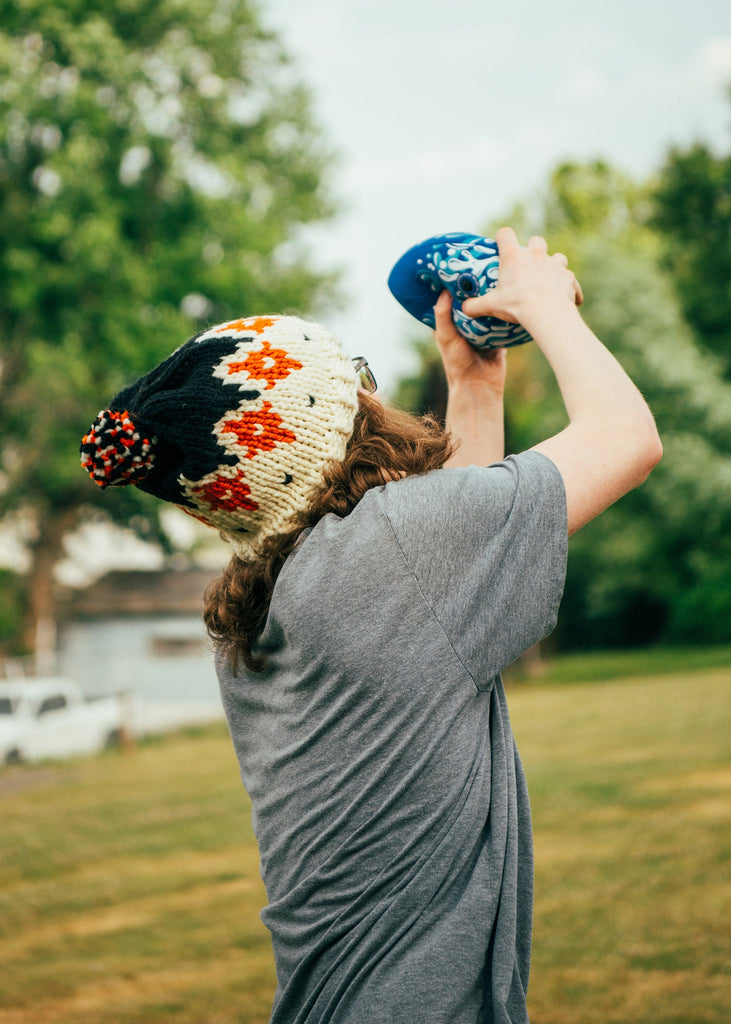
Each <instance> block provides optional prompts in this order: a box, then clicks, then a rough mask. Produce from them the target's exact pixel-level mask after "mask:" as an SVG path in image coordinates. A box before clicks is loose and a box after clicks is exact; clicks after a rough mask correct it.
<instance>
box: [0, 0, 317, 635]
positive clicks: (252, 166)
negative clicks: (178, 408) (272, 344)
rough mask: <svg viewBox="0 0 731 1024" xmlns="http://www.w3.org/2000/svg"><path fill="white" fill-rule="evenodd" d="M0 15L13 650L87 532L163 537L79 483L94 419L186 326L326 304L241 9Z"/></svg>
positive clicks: (309, 150) (0, 415)
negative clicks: (16, 609)
mask: <svg viewBox="0 0 731 1024" xmlns="http://www.w3.org/2000/svg"><path fill="white" fill-rule="evenodd" d="M0 12H1V13H0V338H1V339H2V340H1V341H0V346H1V347H0V440H1V442H2V449H3V453H2V462H1V463H0V515H3V516H7V515H9V514H11V513H13V514H20V515H22V516H23V517H25V519H26V520H30V521H31V522H32V523H33V524H34V529H35V540H34V541H33V543H32V549H33V550H32V555H33V565H32V570H31V573H30V587H29V592H30V606H31V616H30V625H31V628H30V630H29V631H28V634H27V635H28V638H29V639H30V638H31V637H32V635H33V629H34V627H35V624H36V623H37V622H38V621H39V620H40V619H43V618H44V617H49V616H51V615H52V600H53V583H52V579H53V567H54V565H55V563H56V562H57V560H58V558H59V556H60V555H61V553H62V548H63V539H64V537H65V536H66V535H67V534H68V533H69V532H70V531H72V530H73V529H74V528H75V527H76V526H77V525H78V524H79V523H80V521H81V520H82V519H83V518H84V517H85V516H90V515H111V516H112V517H113V518H114V519H115V520H117V521H119V522H124V523H127V524H131V525H132V526H133V527H134V528H136V529H137V531H138V532H140V533H141V534H143V535H146V536H150V537H156V538H160V537H161V531H160V527H159V523H158V520H157V510H156V507H155V505H154V503H153V502H151V501H147V500H146V496H144V495H142V494H139V493H137V492H136V491H135V489H134V488H120V489H118V490H117V491H116V492H115V493H114V494H111V495H104V496H103V498H102V497H101V495H100V494H99V493H97V491H96V488H94V487H93V486H90V482H89V480H88V478H86V477H85V474H83V473H82V472H81V471H80V469H79V464H78V457H77V454H76V453H77V451H78V444H79V439H80V437H81V435H82V433H83V432H84V431H85V429H86V428H87V427H88V425H89V423H90V421H91V420H92V419H93V417H94V416H95V414H96V412H97V411H98V408H99V405H100V404H101V403H103V402H104V401H106V400H107V398H108V397H111V395H112V394H113V393H114V392H115V391H116V390H118V389H119V388H120V387H121V386H122V385H123V384H124V383H126V382H128V381H129V380H130V379H132V378H133V377H134V376H136V375H138V374H140V373H142V372H144V371H145V370H146V369H148V368H149V367H150V366H151V365H153V364H154V363H155V362H157V361H158V360H159V359H160V358H162V357H163V356H164V355H166V354H167V353H168V352H169V351H170V350H171V348H172V347H174V346H175V345H177V344H179V343H180V342H182V341H183V340H184V339H185V338H186V337H187V336H188V335H190V334H191V333H193V331H194V330H198V329H199V328H200V326H201V324H202V323H205V322H215V321H216V320H217V319H222V318H225V317H227V316H229V315H235V314H236V315H237V314H239V313H242V312H259V311H265V310H272V309H277V310H280V311H284V310H294V309H299V310H307V309H310V308H312V306H313V304H316V303H322V302H324V301H325V300H327V299H328V298H329V297H331V295H332V290H333V285H334V279H333V276H332V275H328V274H325V273H322V272H318V271H316V270H313V269H312V268H311V266H310V264H309V263H308V260H307V254H306V253H305V252H304V251H303V250H302V248H301V246H300V244H299V243H298V240H297V239H298V235H297V232H298V228H299V226H300V225H301V224H304V223H307V222H310V221H315V220H319V219H321V218H324V217H328V216H330V215H332V213H333V212H334V210H333V204H332V201H331V200H330V198H329V189H328V184H327V174H326V172H327V168H328V164H329V163H330V160H331V154H330V153H329V152H328V151H327V149H326V148H325V146H324V145H323V142H322V139H321V138H320V136H319V134H318V131H317V130H316V128H315V126H314V125H313V122H312V118H311V114H310V105H309V100H308V95H307V93H306V91H305V90H304V88H303V87H302V85H301V84H300V83H299V82H298V81H297V79H296V76H295V75H294V74H293V72H292V69H291V67H290V65H289V63H288V60H287V57H286V54H285V53H284V52H283V50H282V48H281V45H280V43H279V42H278V40H277V39H276V37H274V36H273V35H272V34H271V33H268V32H266V31H264V29H263V28H262V27H261V25H260V24H259V21H258V15H257V8H256V7H255V5H254V3H253V0H235V2H234V0H184V2H183V0H118V2H116V3H114V4H111V5H106V6H102V7H100V6H99V5H98V4H97V3H95V2H93V0H57V2H55V3H53V4H49V3H48V2H47V0H14V3H13V4H12V5H11V4H9V3H6V2H4V3H2V4H1V5H0Z"/></svg>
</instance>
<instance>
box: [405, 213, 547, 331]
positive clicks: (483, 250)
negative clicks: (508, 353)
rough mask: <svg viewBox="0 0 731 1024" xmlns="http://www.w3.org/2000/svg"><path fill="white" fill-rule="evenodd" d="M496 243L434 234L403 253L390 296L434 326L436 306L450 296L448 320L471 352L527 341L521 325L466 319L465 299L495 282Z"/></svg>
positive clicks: (491, 319) (492, 319) (474, 237)
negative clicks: (441, 296) (451, 319)
mask: <svg viewBox="0 0 731 1024" xmlns="http://www.w3.org/2000/svg"><path fill="white" fill-rule="evenodd" d="M498 264H499V259H498V250H497V244H496V243H495V242H494V241H493V240H492V239H491V238H483V237H482V236H481V235H468V234H465V233H464V232H462V231H451V232H449V233H447V234H445V235H434V236H433V237H432V238H427V239H426V240H425V241H423V242H420V243H419V244H418V245H415V246H413V248H411V249H409V251H408V252H406V253H404V255H403V256H402V257H401V259H400V260H399V261H398V262H397V263H396V265H395V266H394V268H393V270H392V271H391V273H390V275H389V278H388V287H389V288H390V289H391V292H392V294H393V296H394V298H395V299H396V300H397V302H399V303H400V304H401V305H402V306H403V307H404V309H405V310H407V312H409V313H411V315H412V316H414V317H416V319H417V320H420V321H421V322H422V323H423V324H426V325H427V327H431V328H433V327H434V309H433V307H434V303H435V302H436V301H437V299H438V298H439V293H440V292H441V291H442V290H443V289H444V288H447V289H449V291H450V292H451V295H452V299H453V303H452V316H453V317H454V323H455V326H456V328H457V330H458V331H459V333H460V334H461V335H463V337H465V338H466V339H467V341H469V343H470V344H471V345H473V346H474V347H475V348H508V347H509V346H511V345H522V344H524V343H525V342H526V341H531V336H530V334H528V332H527V331H526V330H525V329H524V328H523V327H521V326H520V324H511V323H508V322H507V321H505V320H498V319H497V318H496V317H493V316H483V317H474V318H473V317H469V316H467V315H466V314H465V313H463V312H462V303H463V302H464V301H465V299H471V298H474V296H475V295H484V294H485V292H487V291H488V290H489V289H490V288H494V287H495V285H496V284H497V274H498Z"/></svg>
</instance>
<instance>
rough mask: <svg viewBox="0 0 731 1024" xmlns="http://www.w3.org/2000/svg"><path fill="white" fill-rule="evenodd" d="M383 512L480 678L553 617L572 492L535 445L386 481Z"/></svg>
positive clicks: (548, 626) (546, 628)
mask: <svg viewBox="0 0 731 1024" xmlns="http://www.w3.org/2000/svg"><path fill="white" fill-rule="evenodd" d="M382 500H383V507H384V512H385V514H386V515H387V517H388V519H389V522H390V524H391V527H392V529H393V532H394V535H395V537H396V541H397V543H398V545H399V547H400V549H401V551H402V553H403V556H404V558H405V560H406V562H407V563H408V565H409V567H410V568H411V571H412V572H413V573H414V576H415V578H416V581H417V583H418V585H419V588H420V590H421V593H422V595H423V597H424V600H425V601H426V602H427V603H428V604H429V606H430V607H431V610H432V612H433V614H434V616H435V617H436V619H437V620H438V622H439V624H440V626H441V627H442V629H443V630H444V633H445V634H446V637H447V639H448V640H449V642H450V644H451V645H452V647H453V649H454V651H455V653H456V654H457V656H458V658H459V659H460V661H461V662H462V664H463V665H464V667H465V668H466V670H467V671H468V673H469V674H470V675H471V677H472V679H473V680H474V682H475V685H476V686H477V687H478V688H480V689H481V688H483V687H487V686H489V685H490V680H491V679H492V678H493V677H494V676H495V675H496V674H497V673H498V672H501V671H502V670H503V669H504V668H505V667H506V666H507V665H509V664H510V662H511V661H513V660H514V659H515V658H517V657H518V656H519V655H520V654H522V653H523V652H524V651H526V650H527V649H528V648H529V647H531V646H532V645H533V644H535V643H537V642H538V641H539V640H541V639H542V638H543V637H545V636H547V635H548V634H549V633H550V632H551V630H552V629H553V628H554V626H555V625H556V618H557V615H558V607H559V603H560V601H561V595H562V593H563V587H564V581H565V576H566V554H567V547H568V531H567V513H566V495H565V491H564V486H563V480H562V478H561V474H560V473H559V471H558V468H557V467H556V466H555V465H554V463H553V462H551V460H550V459H548V458H547V457H546V456H544V455H542V454H540V453H539V452H534V451H528V452H523V453H522V454H520V455H516V456H510V457H509V458H507V459H505V460H504V461H503V462H499V463H495V464H494V465H492V466H488V467H485V468H481V467H476V466H471V467H469V468H466V469H458V468H454V469H442V470H438V471H436V472H434V473H429V474H426V475H424V476H420V477H408V478H406V479H404V480H401V481H398V482H395V483H394V484H389V485H388V486H387V487H386V488H384V490H383V493H382Z"/></svg>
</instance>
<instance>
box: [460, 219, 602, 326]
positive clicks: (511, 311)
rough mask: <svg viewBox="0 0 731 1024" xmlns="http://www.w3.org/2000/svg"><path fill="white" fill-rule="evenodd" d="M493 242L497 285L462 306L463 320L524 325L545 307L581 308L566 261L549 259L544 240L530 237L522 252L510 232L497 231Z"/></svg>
mask: <svg viewBox="0 0 731 1024" xmlns="http://www.w3.org/2000/svg"><path fill="white" fill-rule="evenodd" d="M495 240H496V242H497V246H498V252H499V254H500V266H499V269H498V282H497V284H496V285H495V287H494V288H491V289H490V290H489V291H488V292H487V293H486V294H485V295H479V296H477V297H475V298H474V299H467V300H466V301H465V302H463V303H462V311H463V312H464V313H466V314H467V316H471V317H476V316H494V317H498V318H499V319H501V320H508V321H509V322H511V323H521V324H524V325H525V320H526V319H530V317H531V314H534V313H539V312H540V311H541V310H542V309H545V307H546V306H547V305H556V304H564V305H565V304H566V303H567V302H570V303H571V304H572V305H576V306H580V305H581V303H582V302H583V295H582V292H581V286H580V285H579V282H578V281H577V280H576V278H575V277H574V275H573V273H572V272H571V271H570V270H569V268H568V260H567V258H566V257H565V256H564V254H563V253H560V252H557V253H554V255H553V256H549V255H548V246H547V244H546V240H545V238H541V237H540V236H539V235H534V236H533V237H532V238H531V239H529V241H528V246H527V247H526V248H525V249H523V248H521V246H520V245H519V243H518V239H517V237H516V234H515V232H514V231H513V229H512V228H500V230H499V231H498V232H497V234H496V236H495Z"/></svg>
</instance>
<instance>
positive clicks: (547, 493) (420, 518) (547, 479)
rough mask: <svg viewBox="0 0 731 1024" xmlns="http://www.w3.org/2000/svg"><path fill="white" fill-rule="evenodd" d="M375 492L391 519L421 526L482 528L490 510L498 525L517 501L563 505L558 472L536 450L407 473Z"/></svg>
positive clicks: (373, 501)
mask: <svg viewBox="0 0 731 1024" xmlns="http://www.w3.org/2000/svg"><path fill="white" fill-rule="evenodd" d="M377 491H378V493H377V494H376V493H374V494H373V495H372V496H370V497H371V501H370V502H369V504H372V505H374V506H377V507H378V508H379V509H380V511H382V512H383V513H384V514H385V515H386V516H387V517H388V519H389V520H390V521H391V522H392V523H401V522H403V521H406V522H409V521H413V522H415V523H417V524H420V525H421V526H425V525H427V524H429V523H435V522H439V521H441V520H443V519H446V520H447V521H448V522H449V523H450V524H451V525H456V522H455V520H460V521H466V522H469V521H471V520H475V521H476V522H477V523H478V524H479V525H480V526H481V527H483V528H484V526H485V525H487V524H486V520H485V516H486V513H489V523H490V524H491V525H492V526H493V527H494V528H497V527H499V526H501V525H503V524H504V522H505V521H506V519H507V518H508V517H509V516H510V514H511V512H512V511H513V510H514V507H515V505H516V503H518V504H519V505H520V506H521V507H522V508H525V507H526V506H528V507H532V506H545V507H546V508H550V507H556V506H557V507H558V508H561V506H565V494H564V488H563V481H562V478H561V474H560V473H559V471H558V469H557V468H556V466H555V465H554V463H553V462H551V460H550V459H548V458H546V456H544V455H542V454H540V453H539V452H536V451H527V452H522V453H521V454H520V455H511V456H509V457H508V458H506V459H504V460H503V461H502V462H496V463H493V464H492V465H490V466H484V467H483V466H468V467H466V468H456V467H455V468H446V469H439V470H435V471H433V472H431V473H426V474H424V475H421V476H413V477H406V478H405V479H403V480H398V481H395V482H393V483H390V484H387V485H386V486H385V487H383V488H378V489H377ZM366 497H369V496H366ZM365 500H366V499H364V501H365ZM361 504H363V502H361Z"/></svg>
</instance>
